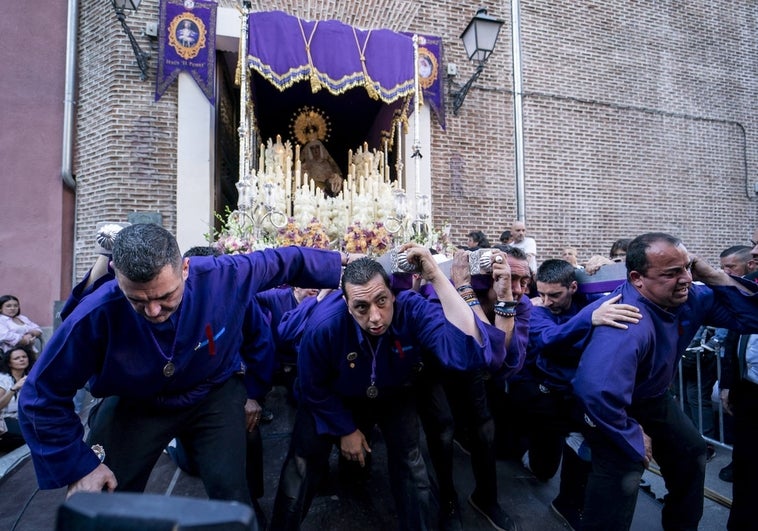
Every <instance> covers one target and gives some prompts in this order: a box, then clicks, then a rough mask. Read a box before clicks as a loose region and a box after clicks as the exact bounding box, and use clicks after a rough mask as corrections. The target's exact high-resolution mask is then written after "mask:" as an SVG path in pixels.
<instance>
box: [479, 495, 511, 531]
mask: <svg viewBox="0 0 758 531" xmlns="http://www.w3.org/2000/svg"><path fill="white" fill-rule="evenodd" d="M468 502H469V503H470V504H471V507H473V508H474V509H476V510H477V511H479V512H480V513H481V514H482V516H484V517H485V518H486V519H487V521H488V522H489V523H490V525H491V526H492V527H494V528H495V529H498V530H499V531H518V526H517V525H516V522H514V521H513V520H512V519H511V517H510V516H508V514H507V513H506V512H505V511H504V510H503V509H502V507H500V504H498V503H497V501H495V502H492V503H483V502H482V501H481V500H479V498H478V497H477V495H476V491H474V493H473V494H471V496H469V498H468Z"/></svg>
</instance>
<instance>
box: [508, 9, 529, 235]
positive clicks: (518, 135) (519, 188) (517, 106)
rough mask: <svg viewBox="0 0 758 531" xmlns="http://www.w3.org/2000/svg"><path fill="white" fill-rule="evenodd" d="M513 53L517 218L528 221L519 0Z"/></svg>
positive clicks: (513, 19)
mask: <svg viewBox="0 0 758 531" xmlns="http://www.w3.org/2000/svg"><path fill="white" fill-rule="evenodd" d="M511 51H512V53H511V55H512V57H513V128H514V146H513V149H514V153H513V158H514V166H515V171H516V219H518V220H519V221H526V200H525V188H526V186H525V183H524V114H523V111H524V110H523V105H522V99H523V90H522V86H521V7H520V1H519V0H512V1H511Z"/></svg>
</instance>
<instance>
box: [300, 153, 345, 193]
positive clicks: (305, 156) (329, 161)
mask: <svg viewBox="0 0 758 531" xmlns="http://www.w3.org/2000/svg"><path fill="white" fill-rule="evenodd" d="M300 162H301V163H302V171H303V173H304V174H306V173H307V174H308V178H310V179H313V181H314V182H315V183H316V186H318V187H319V188H321V189H322V190H323V191H324V193H325V194H326V195H328V196H330V197H335V196H337V195H339V193H340V192H341V191H342V181H343V179H342V172H341V171H340V168H339V166H337V163H336V162H335V161H334V159H333V158H332V156H331V155H330V154H329V152H328V151H327V150H326V146H324V144H323V142H321V140H318V139H313V140H309V141H308V143H306V144H305V146H303V149H302V150H300Z"/></svg>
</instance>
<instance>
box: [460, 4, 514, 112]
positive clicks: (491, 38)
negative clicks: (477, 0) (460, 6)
mask: <svg viewBox="0 0 758 531" xmlns="http://www.w3.org/2000/svg"><path fill="white" fill-rule="evenodd" d="M502 25H503V21H502V20H498V19H496V18H495V17H491V16H490V15H488V14H487V10H486V9H484V8H480V9H479V10H478V11H477V12H476V15H474V18H472V19H471V21H470V22H469V23H468V26H466V29H465V30H464V32H463V34H462V35H461V40H463V47H464V48H465V50H466V55H467V56H468V58H469V59H470V60H471V61H474V62H475V63H476V64H477V66H476V70H475V71H474V73H473V74H472V75H471V78H470V79H469V80H468V81H467V82H466V84H465V85H463V86H462V87H461V88H460V89H458V90H457V91H452V90H451V91H450V96H452V98H453V114H455V115H458V109H460V108H461V105H463V100H465V99H466V94H468V91H469V89H470V88H471V85H473V84H474V82H475V81H476V80H477V79H478V78H479V76H480V75H481V73H482V71H483V70H484V63H486V62H487V59H489V57H490V54H492V50H494V49H495V43H496V42H497V37H498V35H499V34H500V28H501V27H502Z"/></svg>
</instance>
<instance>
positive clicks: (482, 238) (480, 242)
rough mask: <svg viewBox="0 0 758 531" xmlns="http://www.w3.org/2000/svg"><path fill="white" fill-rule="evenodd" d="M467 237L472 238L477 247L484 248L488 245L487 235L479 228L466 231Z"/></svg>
mask: <svg viewBox="0 0 758 531" xmlns="http://www.w3.org/2000/svg"><path fill="white" fill-rule="evenodd" d="M468 237H469V238H471V239H472V240H474V241H475V242H476V245H477V246H478V247H482V248H484V249H486V248H488V247H489V246H490V241H489V240H488V239H487V235H485V234H484V233H483V232H482V231H480V230H472V231H471V232H469V233H468Z"/></svg>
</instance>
